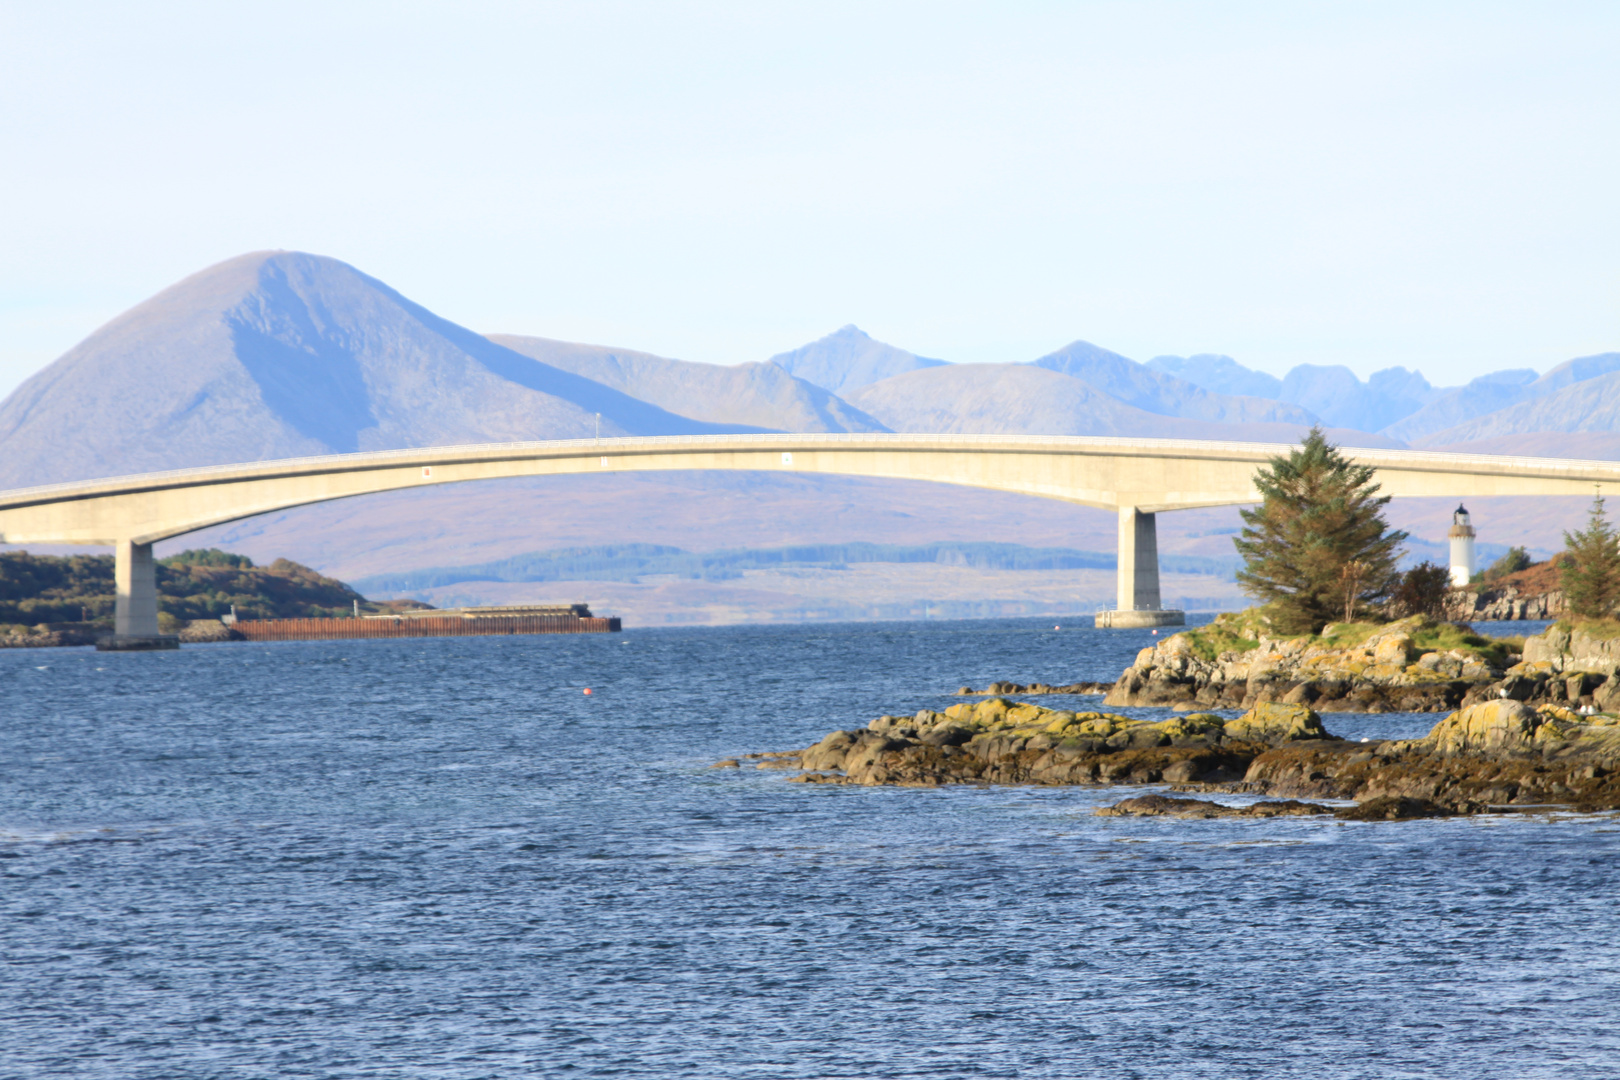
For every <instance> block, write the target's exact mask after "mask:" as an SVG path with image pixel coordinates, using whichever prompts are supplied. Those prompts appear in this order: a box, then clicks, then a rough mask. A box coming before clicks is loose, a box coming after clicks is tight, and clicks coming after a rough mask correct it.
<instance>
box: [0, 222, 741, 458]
mask: <svg viewBox="0 0 1620 1080" xmlns="http://www.w3.org/2000/svg"><path fill="white" fill-rule="evenodd" d="M597 413H601V416H602V433H603V434H614V435H619V434H643V435H666V434H667V435H675V434H694V433H701V432H709V431H717V430H733V429H734V428H733V427H728V426H724V425H713V424H705V423H702V422H700V421H696V420H690V419H687V418H686V417H682V416H676V415H674V414H672V413H669V412H666V411H664V410H663V409H660V408H658V407H656V406H654V405H649V404H647V403H646V402H643V401H639V400H637V399H636V398H633V397H631V396H629V395H627V394H624V393H622V392H620V391H617V390H613V389H610V388H609V387H606V386H603V385H602V384H601V383H597V382H593V381H592V380H590V379H585V378H581V377H580V376H578V375H576V374H574V373H572V372H568V371H563V370H560V369H558V368H554V367H550V366H548V365H546V364H542V363H538V362H536V361H535V360H532V359H530V358H529V357H526V356H522V355H520V354H518V353H515V352H513V351H512V350H510V349H506V348H503V347H501V346H499V345H497V344H495V343H494V342H492V341H489V340H487V339H486V338H483V337H481V336H479V335H478V334H475V333H473V332H472V331H470V330H466V329H463V328H462V327H459V326H456V325H455V324H454V323H451V322H448V321H446V320H444V319H441V318H439V317H438V316H436V315H434V314H433V313H432V312H429V311H428V310H427V309H425V308H423V307H421V306H420V305H417V304H414V303H412V302H411V301H409V300H407V299H405V298H404V297H403V296H401V295H400V294H399V293H397V292H395V291H394V290H393V289H390V288H389V287H388V286H386V285H384V284H383V283H382V282H380V281H377V280H375V279H373V278H370V277H367V276H366V275H364V274H362V273H360V272H359V271H358V270H355V269H354V268H353V267H351V266H348V265H347V264H345V263H341V262H338V261H337V260H336V259H328V258H322V257H320V256H315V255H304V254H300V253H297V252H258V253H255V254H252V255H244V256H241V257H239V258H236V259H231V260H229V261H228V262H224V263H220V264H219V265H217V266H212V267H209V268H208V269H207V270H204V271H202V272H201V273H198V274H195V275H193V276H191V277H189V278H187V279H185V280H184V281H182V282H180V283H179V284H177V285H174V286H173V287H171V288H169V289H166V290H164V291H163V292H161V293H159V294H158V295H157V296H155V297H153V298H152V299H150V300H147V301H145V302H144V303H142V304H139V305H137V306H136V307H134V308H132V309H130V310H129V311H127V312H125V313H124V314H122V315H120V316H118V317H117V318H116V319H114V320H113V321H112V322H110V323H108V324H107V325H106V326H103V327H102V328H101V329H99V330H97V331H96V332H95V333H94V334H92V335H90V337H88V338H86V339H85V340H84V341H83V342H81V343H80V344H79V345H77V346H75V347H74V348H73V349H71V350H69V351H68V352H67V354H65V355H64V356H63V357H61V358H60V359H59V360H57V361H55V362H54V363H52V364H51V365H50V366H48V367H46V368H45V369H44V370H43V371H41V372H39V373H38V374H37V375H35V376H33V377H32V378H31V379H29V380H28V381H27V382H25V383H23V385H22V386H20V387H19V388H18V389H17V390H16V392H15V393H13V394H12V395H11V396H10V397H9V398H7V399H6V400H5V402H4V403H0V488H7V487H23V486H27V485H33V484H44V483H52V482H59V481H66V480H75V479H87V478H91V477H97V476H112V475H121V474H127V473H136V472H145V471H151V470H158V469H173V468H184V467H189V466H197V465H213V464H225V463H230V462H238V461H256V460H264V459H271V458H282V457H297V456H302V455H309V454H330V453H347V452H351V451H356V450H384V449H394V448H399V447H410V446H434V445H446V444H455V443H468V442H491V441H505V440H514V439H555V438H581V437H588V436H590V435H591V434H592V433H593V432H594V430H595V425H596V414H597Z"/></svg>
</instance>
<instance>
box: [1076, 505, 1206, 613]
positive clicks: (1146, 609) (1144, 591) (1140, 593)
mask: <svg viewBox="0 0 1620 1080" xmlns="http://www.w3.org/2000/svg"><path fill="white" fill-rule="evenodd" d="M1118 585H1119V590H1118V603H1117V605H1116V609H1115V610H1114V611H1099V612H1097V618H1096V623H1097V625H1098V626H1106V627H1113V628H1117V629H1122V630H1123V629H1133V628H1139V627H1147V626H1185V625H1186V622H1187V616H1186V614H1185V613H1184V612H1180V611H1165V610H1162V609H1161V608H1160V606H1159V604H1160V597H1159V528H1158V522H1157V520H1156V519H1155V518H1154V516H1153V515H1152V514H1144V513H1143V512H1142V511H1140V510H1138V509H1137V508H1136V507H1134V506H1122V507H1120V508H1119V578H1118Z"/></svg>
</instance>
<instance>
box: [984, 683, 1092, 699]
mask: <svg viewBox="0 0 1620 1080" xmlns="http://www.w3.org/2000/svg"><path fill="white" fill-rule="evenodd" d="M1113 685H1114V684H1113V683H1099V682H1077V683H1064V684H1063V685H1061V686H1054V685H1052V684H1050V683H1043V682H1037V683H1015V682H993V683H991V684H990V685H989V686H987V687H985V688H984V689H983V690H975V689H973V687H971V686H964V687H962V688H961V689H960V690H958V691H957V692H956V693H957V695H958V696H960V697H972V696H977V695H985V696H995V695H999V694H1022V695H1024V696H1029V695H1032V694H1037V695H1038V694H1106V693H1108V691H1109V690H1110V689H1112V688H1113Z"/></svg>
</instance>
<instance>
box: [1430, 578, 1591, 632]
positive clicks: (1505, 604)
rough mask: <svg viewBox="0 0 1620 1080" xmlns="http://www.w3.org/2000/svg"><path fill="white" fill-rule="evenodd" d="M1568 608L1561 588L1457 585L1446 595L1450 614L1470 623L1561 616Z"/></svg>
mask: <svg viewBox="0 0 1620 1080" xmlns="http://www.w3.org/2000/svg"><path fill="white" fill-rule="evenodd" d="M1566 610H1567V608H1565V606H1564V594H1563V593H1562V592H1560V591H1559V590H1557V589H1553V590H1551V591H1549V592H1536V593H1526V592H1522V591H1520V590H1519V589H1518V588H1516V587H1515V586H1512V585H1507V586H1503V587H1501V588H1484V589H1479V590H1474V589H1453V590H1452V591H1451V593H1449V594H1448V595H1447V597H1446V618H1448V619H1455V620H1456V621H1458V622H1467V623H1473V622H1507V621H1510V620H1514V619H1558V618H1562V617H1563V615H1564V613H1565V611H1566Z"/></svg>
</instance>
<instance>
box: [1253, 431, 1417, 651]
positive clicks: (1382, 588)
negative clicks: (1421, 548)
mask: <svg viewBox="0 0 1620 1080" xmlns="http://www.w3.org/2000/svg"><path fill="white" fill-rule="evenodd" d="M1372 476H1373V470H1372V468H1371V467H1370V466H1367V465H1357V464H1355V463H1354V462H1352V461H1350V460H1349V459H1348V458H1346V457H1344V455H1342V454H1340V453H1339V450H1338V448H1337V447H1335V446H1333V445H1332V444H1330V443H1329V442H1328V441H1327V438H1326V436H1324V435H1323V434H1322V430H1321V428H1312V429H1311V431H1310V434H1308V435H1306V436H1305V438H1304V439H1303V440H1301V442H1300V445H1299V446H1298V447H1296V448H1295V449H1294V450H1292V451H1291V452H1290V453H1289V455H1288V456H1287V457H1279V458H1272V459H1271V461H1270V462H1269V463H1268V464H1267V465H1263V466H1261V467H1260V469H1259V470H1258V471H1257V472H1256V473H1255V478H1254V484H1255V487H1256V488H1257V489H1258V490H1259V492H1260V494H1261V496H1262V499H1263V501H1262V502H1261V504H1260V505H1259V506H1258V507H1256V508H1254V509H1252V510H1244V511H1242V514H1243V523H1244V529H1243V533H1242V535H1241V536H1239V537H1236V538H1235V539H1234V541H1233V543H1234V544H1236V546H1237V550H1238V554H1240V555H1242V556H1243V559H1244V567H1243V569H1242V570H1240V571H1238V575H1237V579H1238V582H1239V583H1240V584H1241V585H1242V586H1243V591H1244V592H1246V593H1248V594H1249V595H1250V596H1252V597H1254V598H1255V599H1257V600H1261V601H1264V602H1267V603H1270V604H1271V606H1272V625H1273V626H1275V627H1276V628H1277V629H1278V630H1279V631H1281V632H1282V633H1285V634H1303V633H1312V634H1314V633H1317V632H1318V631H1320V630H1321V629H1322V627H1323V625H1325V624H1326V623H1328V622H1330V621H1332V620H1334V619H1337V618H1340V617H1341V616H1343V617H1346V618H1349V617H1351V616H1353V614H1354V612H1355V610H1356V609H1357V608H1359V607H1361V606H1363V605H1367V604H1371V603H1373V602H1375V601H1378V600H1381V599H1383V598H1384V597H1386V596H1388V595H1389V593H1390V590H1391V589H1392V588H1393V587H1394V586H1395V584H1396V583H1397V582H1398V580H1399V578H1400V574H1399V571H1398V570H1397V569H1396V565H1395V562H1396V557H1397V549H1398V548H1399V547H1400V544H1401V542H1402V541H1403V540H1405V539H1406V534H1405V533H1404V532H1400V531H1391V530H1390V528H1389V523H1388V522H1386V521H1385V520H1384V513H1383V511H1384V506H1385V505H1386V504H1387V503H1388V502H1389V499H1390V497H1389V496H1388V495H1379V494H1378V485H1377V484H1375V483H1373V480H1372ZM1352 564H1355V565H1353V566H1352ZM1347 568H1348V569H1347Z"/></svg>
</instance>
